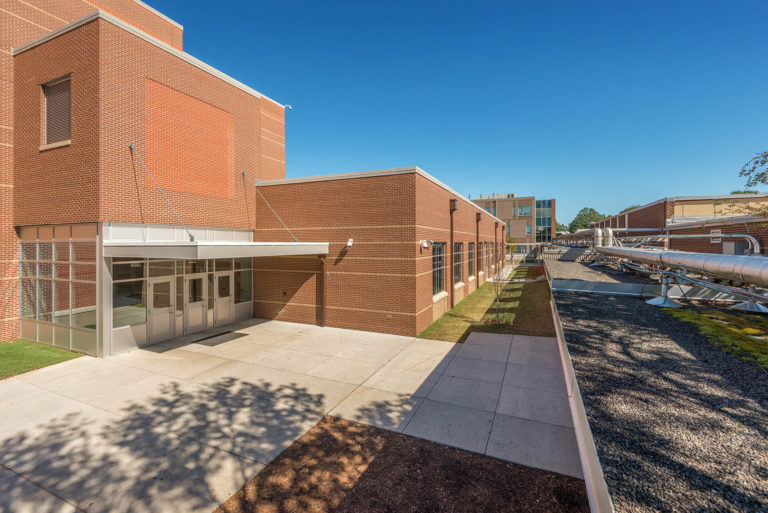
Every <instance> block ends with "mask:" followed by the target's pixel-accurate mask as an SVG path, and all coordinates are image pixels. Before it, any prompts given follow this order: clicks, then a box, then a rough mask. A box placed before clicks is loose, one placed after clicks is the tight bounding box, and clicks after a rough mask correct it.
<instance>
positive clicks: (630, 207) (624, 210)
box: [619, 205, 642, 214]
mask: <svg viewBox="0 0 768 513" xmlns="http://www.w3.org/2000/svg"><path fill="white" fill-rule="evenodd" d="M639 207H642V205H630V206H628V207H627V208H624V209H622V210H621V211H620V212H619V214H623V213H624V212H629V211H630V210H634V209H636V208H639Z"/></svg>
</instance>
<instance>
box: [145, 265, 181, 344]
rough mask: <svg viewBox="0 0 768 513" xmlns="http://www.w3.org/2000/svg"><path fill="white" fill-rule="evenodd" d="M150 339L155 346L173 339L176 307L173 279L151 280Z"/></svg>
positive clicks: (150, 342) (149, 341)
mask: <svg viewBox="0 0 768 513" xmlns="http://www.w3.org/2000/svg"><path fill="white" fill-rule="evenodd" d="M148 284H149V311H148V317H149V319H148V320H149V337H148V343H149V344H154V343H156V342H162V341H163V340H168V339H170V338H173V335H174V324H175V315H176V307H175V304H174V298H175V292H174V290H173V286H174V283H173V278H156V279H151V280H149V283H148Z"/></svg>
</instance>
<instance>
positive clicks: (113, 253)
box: [104, 240, 328, 260]
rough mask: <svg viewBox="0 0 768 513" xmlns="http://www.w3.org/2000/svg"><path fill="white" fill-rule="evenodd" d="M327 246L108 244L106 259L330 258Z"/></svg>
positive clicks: (109, 242) (202, 242)
mask: <svg viewBox="0 0 768 513" xmlns="http://www.w3.org/2000/svg"><path fill="white" fill-rule="evenodd" d="M327 254H328V243H327V242H238V241H213V240H199V241H197V240H196V241H122V240H106V241H104V256H105V257H137V258H181V259H189V260H202V259H206V258H244V257H271V256H289V255H327Z"/></svg>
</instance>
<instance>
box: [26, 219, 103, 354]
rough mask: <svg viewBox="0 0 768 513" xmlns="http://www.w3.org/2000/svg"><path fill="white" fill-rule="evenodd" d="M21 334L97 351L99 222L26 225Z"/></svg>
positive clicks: (86, 350) (66, 345)
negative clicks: (97, 248)
mask: <svg viewBox="0 0 768 513" xmlns="http://www.w3.org/2000/svg"><path fill="white" fill-rule="evenodd" d="M21 235H22V237H21V239H22V241H21V243H20V248H19V256H20V258H19V259H20V276H21V278H20V298H19V299H20V317H21V325H22V326H21V336H22V337H23V338H27V339H31V340H36V341H38V342H42V343H46V344H53V345H55V346H58V347H63V348H66V349H72V350H75V351H81V352H85V353H89V354H97V352H98V347H97V335H96V320H97V319H96V243H97V242H96V236H97V227H96V225H71V226H70V225H61V226H40V227H24V228H22V233H21Z"/></svg>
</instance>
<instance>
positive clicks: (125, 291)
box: [112, 280, 147, 328]
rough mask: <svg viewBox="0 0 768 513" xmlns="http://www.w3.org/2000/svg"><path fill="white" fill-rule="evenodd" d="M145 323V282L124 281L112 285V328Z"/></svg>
mask: <svg viewBox="0 0 768 513" xmlns="http://www.w3.org/2000/svg"><path fill="white" fill-rule="evenodd" d="M143 322H147V282H146V281H144V280H137V281H124V282H121V283H113V284H112V327H113V328H119V327H121V326H132V325H134V324H141V323H143Z"/></svg>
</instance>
